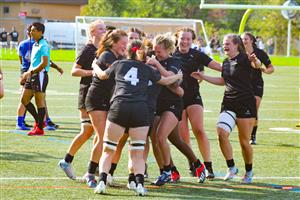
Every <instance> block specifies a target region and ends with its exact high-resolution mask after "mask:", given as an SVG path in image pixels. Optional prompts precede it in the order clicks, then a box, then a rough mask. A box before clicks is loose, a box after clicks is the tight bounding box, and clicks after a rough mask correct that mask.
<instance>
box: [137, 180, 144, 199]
mask: <svg viewBox="0 0 300 200" xmlns="http://www.w3.org/2000/svg"><path fill="white" fill-rule="evenodd" d="M135 191H136V194H137V195H138V196H142V197H143V196H145V194H146V189H145V188H144V186H143V185H142V184H141V183H139V184H138V185H137V187H136V190H135Z"/></svg>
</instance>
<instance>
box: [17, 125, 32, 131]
mask: <svg viewBox="0 0 300 200" xmlns="http://www.w3.org/2000/svg"><path fill="white" fill-rule="evenodd" d="M16 129H17V130H21V131H29V130H30V128H29V127H27V126H26V125H25V124H16Z"/></svg>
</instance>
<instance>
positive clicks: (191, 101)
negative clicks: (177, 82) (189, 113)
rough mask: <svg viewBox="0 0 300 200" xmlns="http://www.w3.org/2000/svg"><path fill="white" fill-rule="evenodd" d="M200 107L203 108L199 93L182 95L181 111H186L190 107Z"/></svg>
mask: <svg viewBox="0 0 300 200" xmlns="http://www.w3.org/2000/svg"><path fill="white" fill-rule="evenodd" d="M195 104H196V105H200V106H202V107H203V102H202V98H201V96H200V93H199V92H195V93H185V94H184V95H183V109H186V108H187V107H189V106H190V105H195Z"/></svg>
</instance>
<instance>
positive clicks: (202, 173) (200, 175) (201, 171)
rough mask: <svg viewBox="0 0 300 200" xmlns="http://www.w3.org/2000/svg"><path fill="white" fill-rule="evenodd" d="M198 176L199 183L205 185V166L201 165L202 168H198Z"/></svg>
mask: <svg viewBox="0 0 300 200" xmlns="http://www.w3.org/2000/svg"><path fill="white" fill-rule="evenodd" d="M196 176H197V177H198V183H204V181H205V166H204V164H201V166H200V167H197V168H196Z"/></svg>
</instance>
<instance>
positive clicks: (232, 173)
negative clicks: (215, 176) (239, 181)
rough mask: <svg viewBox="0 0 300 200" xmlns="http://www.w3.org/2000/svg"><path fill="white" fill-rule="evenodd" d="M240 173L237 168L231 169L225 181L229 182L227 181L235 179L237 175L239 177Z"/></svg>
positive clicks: (228, 170)
mask: <svg viewBox="0 0 300 200" xmlns="http://www.w3.org/2000/svg"><path fill="white" fill-rule="evenodd" d="M238 172H239V170H238V168H236V167H229V168H228V169H227V174H226V176H225V177H224V180H225V181H227V180H230V179H233V178H234V177H235V175H237V173H238Z"/></svg>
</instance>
